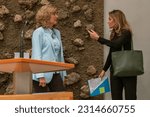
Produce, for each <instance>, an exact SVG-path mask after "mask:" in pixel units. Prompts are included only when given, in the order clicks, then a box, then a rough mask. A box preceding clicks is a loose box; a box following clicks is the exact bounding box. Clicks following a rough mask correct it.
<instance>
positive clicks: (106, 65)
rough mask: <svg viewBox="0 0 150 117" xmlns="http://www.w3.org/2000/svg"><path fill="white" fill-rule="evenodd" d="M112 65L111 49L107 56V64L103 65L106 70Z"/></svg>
mask: <svg viewBox="0 0 150 117" xmlns="http://www.w3.org/2000/svg"><path fill="white" fill-rule="evenodd" d="M110 65H111V52H110V50H109V54H108V56H107V59H106V62H105V65H104V67H103V70H104V71H105V72H106V71H107V70H108V68H109V67H110Z"/></svg>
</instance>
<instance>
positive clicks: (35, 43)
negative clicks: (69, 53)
mask: <svg viewBox="0 0 150 117" xmlns="http://www.w3.org/2000/svg"><path fill="white" fill-rule="evenodd" d="M52 37H53V38H52ZM32 59H38V60H46V61H58V62H64V56H63V47H62V42H61V36H60V32H59V30H57V29H53V31H52V30H51V29H45V28H42V27H39V28H37V29H36V30H35V31H34V32H33V35H32ZM53 73H54V72H47V73H36V74H33V77H32V78H33V80H35V81H39V80H38V79H39V78H41V77H45V78H46V83H49V82H50V81H51V80H52V77H53ZM60 75H61V77H62V79H63V80H64V77H65V76H66V71H60Z"/></svg>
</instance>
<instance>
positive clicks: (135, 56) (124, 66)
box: [112, 50, 144, 77]
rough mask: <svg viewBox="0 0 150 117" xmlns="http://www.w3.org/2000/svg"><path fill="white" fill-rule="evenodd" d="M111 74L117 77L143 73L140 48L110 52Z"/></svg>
mask: <svg viewBox="0 0 150 117" xmlns="http://www.w3.org/2000/svg"><path fill="white" fill-rule="evenodd" d="M112 68H113V75H114V76H118V77H124V76H137V75H141V74H143V73H144V67H143V53H142V51H141V50H122V51H117V52H112Z"/></svg>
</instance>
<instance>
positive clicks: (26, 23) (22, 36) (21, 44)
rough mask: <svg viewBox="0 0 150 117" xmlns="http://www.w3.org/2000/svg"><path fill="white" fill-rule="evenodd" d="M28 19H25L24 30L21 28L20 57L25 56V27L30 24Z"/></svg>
mask: <svg viewBox="0 0 150 117" xmlns="http://www.w3.org/2000/svg"><path fill="white" fill-rule="evenodd" d="M28 23H29V22H28V20H25V21H24V25H23V27H22V30H21V35H20V36H21V37H20V58H23V53H24V52H23V41H24V28H25V27H26V26H27V25H28Z"/></svg>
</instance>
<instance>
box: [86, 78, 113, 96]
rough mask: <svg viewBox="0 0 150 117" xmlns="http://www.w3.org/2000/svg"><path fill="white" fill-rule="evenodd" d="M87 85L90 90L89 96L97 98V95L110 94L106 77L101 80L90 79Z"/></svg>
mask: <svg viewBox="0 0 150 117" xmlns="http://www.w3.org/2000/svg"><path fill="white" fill-rule="evenodd" d="M88 85H89V89H90V96H97V95H99V94H103V93H107V92H110V85H109V81H108V77H107V76H105V77H104V78H103V79H102V80H101V78H94V79H90V80H88Z"/></svg>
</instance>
